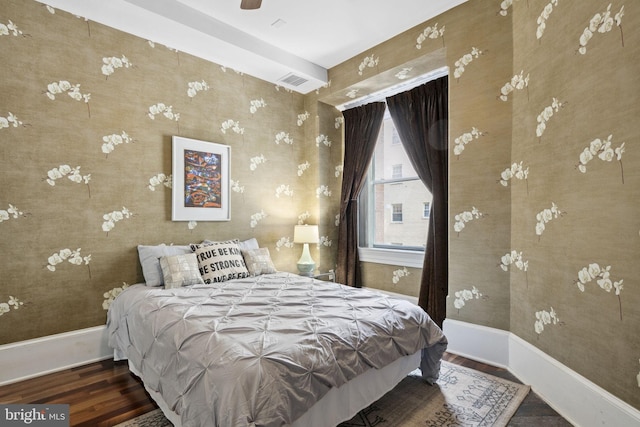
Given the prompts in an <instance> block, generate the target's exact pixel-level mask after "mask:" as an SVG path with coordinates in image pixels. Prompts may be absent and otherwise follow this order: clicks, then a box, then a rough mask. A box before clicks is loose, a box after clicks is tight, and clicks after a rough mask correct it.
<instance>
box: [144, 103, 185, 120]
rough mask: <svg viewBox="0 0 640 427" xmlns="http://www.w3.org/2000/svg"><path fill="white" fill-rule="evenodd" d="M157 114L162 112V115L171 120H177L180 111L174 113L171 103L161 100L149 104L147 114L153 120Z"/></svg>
mask: <svg viewBox="0 0 640 427" xmlns="http://www.w3.org/2000/svg"><path fill="white" fill-rule="evenodd" d="M158 114H162V115H163V116H164V117H166V118H167V119H169V120H172V121H176V122H177V121H179V120H180V113H174V111H173V105H166V104H165V103H163V102H159V103H157V104H153V105H152V106H150V107H149V112H148V113H147V116H148V117H149V118H150V119H151V120H155V119H156V116H157V115H158Z"/></svg>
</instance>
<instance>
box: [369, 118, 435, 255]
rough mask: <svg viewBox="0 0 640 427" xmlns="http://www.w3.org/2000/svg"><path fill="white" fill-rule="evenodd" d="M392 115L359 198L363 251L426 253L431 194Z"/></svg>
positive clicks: (385, 120) (381, 137) (381, 133)
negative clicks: (397, 141)
mask: <svg viewBox="0 0 640 427" xmlns="http://www.w3.org/2000/svg"><path fill="white" fill-rule="evenodd" d="M397 135H398V132H397V131H396V129H395V126H394V124H393V120H391V116H390V115H389V114H388V112H387V113H386V115H385V118H384V120H383V124H382V129H381V130H380V135H379V136H378V141H377V143H376V149H375V152H374V156H373V160H372V161H371V165H370V167H369V172H368V177H367V182H366V183H365V186H364V187H363V189H362V191H361V193H360V196H359V204H358V205H359V212H358V215H359V240H360V247H361V249H362V248H368V249H378V250H380V249H391V250H403V251H407V250H409V251H423V250H424V247H425V245H426V242H427V231H428V230H427V227H428V225H429V223H428V221H424V218H425V212H426V215H427V216H426V217H427V218H428V216H429V206H430V204H431V193H430V192H429V191H428V190H427V188H426V187H425V186H424V184H423V183H422V181H421V180H420V178H418V176H417V174H416V172H415V170H414V169H413V166H412V165H411V162H410V161H409V157H408V156H407V153H406V152H405V150H404V147H403V145H402V144H397V143H394V139H395V138H397Z"/></svg>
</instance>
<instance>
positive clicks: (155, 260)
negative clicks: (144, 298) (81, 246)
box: [138, 243, 193, 286]
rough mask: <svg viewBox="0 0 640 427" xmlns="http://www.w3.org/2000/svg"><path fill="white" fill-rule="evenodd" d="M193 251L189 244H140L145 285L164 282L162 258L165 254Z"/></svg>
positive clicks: (155, 284) (139, 255)
mask: <svg viewBox="0 0 640 427" xmlns="http://www.w3.org/2000/svg"><path fill="white" fill-rule="evenodd" d="M192 252H193V251H192V250H191V248H190V247H189V246H173V245H171V246H167V245H165V244H164V243H162V244H160V245H156V246H145V245H138V258H139V259H140V265H141V266H142V275H143V276H144V282H145V285H147V286H162V285H163V284H164V277H163V275H162V268H161V267H160V258H162V257H163V256H172V255H184V254H188V253H192Z"/></svg>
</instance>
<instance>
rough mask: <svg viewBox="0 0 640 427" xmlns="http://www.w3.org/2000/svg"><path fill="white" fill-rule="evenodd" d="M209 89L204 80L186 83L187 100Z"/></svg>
mask: <svg viewBox="0 0 640 427" xmlns="http://www.w3.org/2000/svg"><path fill="white" fill-rule="evenodd" d="M209 89H210V87H209V84H208V83H207V82H206V81H204V80H201V81H195V82H189V83H187V96H188V97H189V98H195V96H196V95H197V94H198V92H202V91H207V90H209Z"/></svg>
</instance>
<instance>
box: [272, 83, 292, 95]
mask: <svg viewBox="0 0 640 427" xmlns="http://www.w3.org/2000/svg"><path fill="white" fill-rule="evenodd" d="M273 87H274V88H275V89H276V90H277V91H278V92H280V89H282V90H284V91H285V92H287V93H293V90H291V89H289V88H288V87H284V86H280V85H273Z"/></svg>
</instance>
